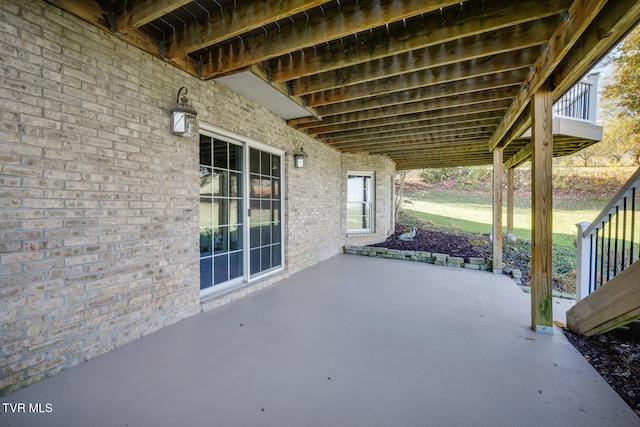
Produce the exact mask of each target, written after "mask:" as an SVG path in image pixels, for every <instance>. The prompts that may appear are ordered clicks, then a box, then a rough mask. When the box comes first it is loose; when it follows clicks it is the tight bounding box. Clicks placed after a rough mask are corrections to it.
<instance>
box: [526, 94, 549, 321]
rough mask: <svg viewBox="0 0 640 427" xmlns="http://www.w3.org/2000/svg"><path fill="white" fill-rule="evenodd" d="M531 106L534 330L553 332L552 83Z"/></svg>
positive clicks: (534, 96)
mask: <svg viewBox="0 0 640 427" xmlns="http://www.w3.org/2000/svg"><path fill="white" fill-rule="evenodd" d="M531 103H532V117H531V134H532V138H531V145H532V150H533V153H532V162H531V187H532V188H531V209H532V212H531V222H532V228H531V234H532V235H531V328H532V329H533V330H534V331H537V332H543V333H553V323H552V322H553V303H552V278H553V263H552V244H553V229H552V214H551V210H552V206H553V197H552V194H553V191H552V190H553V187H552V162H551V160H552V158H553V132H552V117H553V114H552V89H551V85H550V84H549V83H548V82H547V83H545V84H544V85H542V86H541V87H540V89H538V91H537V92H536V93H535V94H533V97H532V101H531Z"/></svg>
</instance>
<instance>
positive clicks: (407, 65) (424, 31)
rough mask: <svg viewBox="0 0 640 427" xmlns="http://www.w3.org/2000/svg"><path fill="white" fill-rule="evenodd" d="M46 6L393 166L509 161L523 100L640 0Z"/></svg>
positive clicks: (572, 64)
mask: <svg viewBox="0 0 640 427" xmlns="http://www.w3.org/2000/svg"><path fill="white" fill-rule="evenodd" d="M51 3H52V4H55V5H56V6H57V7H59V8H61V9H63V10H66V11H67V12H70V13H72V14H74V15H76V16H79V17H80V18H82V19H84V20H86V21H87V22H90V23H91V24H92V25H95V26H96V27H98V28H100V29H102V30H103V31H105V32H107V33H111V34H113V35H115V36H117V37H119V38H120V39H121V40H124V41H126V42H127V43H130V44H132V45H134V46H136V47H138V48H140V49H142V50H144V51H145V52H147V53H149V54H151V55H154V56H156V57H158V58H161V59H162V60H163V61H166V62H167V63H169V64H171V65H173V66H176V67H178V68H180V69H181V70H184V71H185V72H187V73H189V74H190V75H192V76H195V77H197V78H198V79H203V80H207V79H211V78H214V77H219V76H226V79H229V78H233V77H234V74H236V73H239V72H241V71H251V72H252V73H253V74H255V75H257V76H258V77H259V78H260V79H262V80H263V81H264V82H266V83H268V84H269V85H271V86H272V87H274V88H275V89H276V90H278V91H279V92H280V93H282V94H284V95H285V96H287V97H289V98H290V99H291V100H292V101H293V102H295V103H296V104H297V105H298V106H300V107H303V108H302V109H300V111H301V112H302V113H303V114H300V115H298V116H297V117H299V118H295V119H292V120H288V121H287V123H288V124H289V125H290V126H291V127H292V128H294V129H297V130H299V131H301V132H304V133H306V134H308V135H309V136H311V137H313V138H316V139H317V140H319V141H320V142H322V143H325V144H327V145H329V146H331V147H333V148H335V149H337V150H339V151H343V152H347V151H348V152H367V153H378V154H381V155H387V156H389V157H390V158H391V159H392V160H394V161H395V162H396V163H397V167H398V169H405V168H409V167H433V166H434V165H441V166H459V165H465V164H467V165H472V164H492V163H493V155H492V153H491V150H492V149H495V148H496V147H502V148H503V150H504V158H505V159H509V160H507V162H510V161H513V162H515V161H517V160H518V159H519V158H520V157H523V156H525V152H526V150H524V149H525V148H526V143H527V140H526V139H523V138H521V135H522V134H523V132H524V131H525V130H526V129H527V128H528V127H530V124H531V120H530V98H531V96H532V94H534V93H535V92H536V91H537V90H538V88H539V87H541V86H542V85H543V84H545V82H551V85H550V87H551V89H552V91H553V95H552V98H553V100H557V99H558V98H559V97H560V96H561V95H562V94H563V93H564V92H565V91H567V89H569V88H570V87H571V86H572V85H573V84H575V83H576V82H577V81H578V80H579V79H580V78H581V77H582V76H583V75H584V74H585V73H586V72H587V71H588V69H589V67H591V66H592V65H593V64H595V63H596V62H597V61H598V60H599V59H601V58H602V57H603V55H604V54H605V53H606V52H607V51H608V50H610V49H611V48H612V47H613V46H614V45H615V44H616V43H617V42H618V41H620V40H621V38H622V37H623V36H624V35H625V34H626V33H628V32H629V31H630V30H631V29H632V28H633V26H634V25H636V24H637V23H638V21H639V20H640V0H513V1H511V2H504V1H498V0H434V1H428V2H425V1H423V0H311V1H302V0H265V1H263V2H250V1H243V2H238V1H235V0H216V1H212V0H211V1H209V0H206V1H198V2H195V1H193V0H159V1H151V0H110V1H102V0H56V1H55V2H51ZM245 76H246V74H245ZM211 84H217V83H214V82H211ZM260 84H262V83H260ZM256 92H257V91H256ZM246 96H247V97H249V98H251V96H250V93H249V92H247V94H246ZM256 102H258V103H260V101H259V100H256ZM265 105H266V103H265ZM256 106H257V105H256ZM305 110H307V111H308V112H310V114H312V116H310V117H302V116H303V115H304V114H306V113H307V111H305ZM582 137H583V138H574V139H572V138H570V137H568V136H562V137H558V144H557V145H558V147H557V148H555V149H554V155H563V154H566V153H570V152H573V151H574V150H576V149H577V148H579V147H582V146H585V145H588V144H591V143H592V142H593V141H590V140H587V139H586V137H584V135H582ZM451 144H454V145H451ZM521 150H524V151H521ZM519 152H520V153H519ZM514 156H515V157H514ZM519 156H520V157H519ZM512 159H513V160H512Z"/></svg>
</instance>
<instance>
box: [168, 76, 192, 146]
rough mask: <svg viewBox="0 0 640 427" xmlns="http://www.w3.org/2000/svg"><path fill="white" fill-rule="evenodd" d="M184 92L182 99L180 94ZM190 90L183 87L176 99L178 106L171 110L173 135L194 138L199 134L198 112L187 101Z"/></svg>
mask: <svg viewBox="0 0 640 427" xmlns="http://www.w3.org/2000/svg"><path fill="white" fill-rule="evenodd" d="M182 91H184V95H182V98H180V93H182ZM187 93H189V90H188V89H187V88H186V87H184V86H183V87H181V88H180V90H178V96H177V97H176V105H175V106H174V107H173V109H172V110H171V133H172V134H174V135H178V136H185V137H192V136H195V135H196V133H197V127H198V126H197V125H198V122H197V120H198V119H197V118H196V116H197V115H198V112H197V111H196V109H195V108H193V107H192V106H191V104H189V100H188V99H187Z"/></svg>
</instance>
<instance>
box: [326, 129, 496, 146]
mask: <svg viewBox="0 0 640 427" xmlns="http://www.w3.org/2000/svg"><path fill="white" fill-rule="evenodd" d="M491 134H492V132H491V131H490V130H487V131H485V132H477V131H472V130H468V131H466V132H465V131H449V132H443V133H438V134H435V135H434V134H424V133H416V134H415V135H414V134H409V133H407V134H398V135H396V136H393V137H388V138H381V139H377V140H367V139H363V140H362V141H360V142H348V143H338V144H328V145H330V146H331V147H333V148H337V149H339V150H343V149H350V148H358V149H367V150H375V149H379V148H387V147H389V146H393V145H402V146H407V147H409V146H412V145H417V144H446V143H448V142H458V141H465V140H467V141H468V140H474V141H477V140H482V141H486V140H487V139H488V138H489V137H490V136H491ZM323 142H324V141H323ZM325 143H327V142H325ZM483 148H484V149H485V151H489V150H487V149H486V148H487V147H483Z"/></svg>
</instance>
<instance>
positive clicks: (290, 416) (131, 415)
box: [0, 255, 640, 427]
mask: <svg viewBox="0 0 640 427" xmlns="http://www.w3.org/2000/svg"><path fill="white" fill-rule="evenodd" d="M529 298H530V297H529V295H528V294H525V293H523V292H522V291H521V290H520V289H519V288H518V287H517V286H516V285H515V284H514V283H513V282H512V281H511V280H509V279H508V278H507V277H506V276H496V275H493V274H490V273H482V272H476V271H469V270H463V269H454V268H447V267H436V266H433V265H429V264H418V263H410V262H401V261H393V260H384V259H373V258H366V257H359V256H353V255H341V256H337V257H335V258H332V259H330V260H328V261H325V262H323V263H320V264H318V265H316V266H314V267H312V268H309V269H307V270H305V271H303V272H300V273H298V274H295V275H293V276H291V277H290V278H288V279H286V280H284V281H282V282H280V283H278V284H276V285H274V286H271V287H269V288H267V289H265V290H262V291H259V292H257V293H254V294H252V295H250V296H247V297H244V298H242V299H240V300H238V301H235V302H233V303H230V304H228V305H226V306H223V307H221V308H219V309H216V310H213V311H211V312H208V313H205V314H201V315H198V316H194V317H192V318H189V319H186V320H184V321H182V322H180V323H178V324H175V325H173V326H170V327H167V328H164V329H163V330H161V331H159V332H157V333H154V334H151V335H148V336H146V337H144V338H142V339H139V340H137V341H135V342H133V343H131V344H128V345H125V346H123V347H121V348H119V349H116V350H114V351H112V352H110V353H107V354H105V355H103V356H100V357H97V358H95V359H93V360H90V361H89V362H87V363H85V364H83V365H80V366H77V367H74V368H71V369H69V370H67V371H64V372H62V373H60V374H58V375H56V376H53V377H51V378H48V379H46V380H44V381H41V382H39V383H37V384H35V385H32V386H30V387H27V388H26V389H23V390H20V391H19V392H17V393H14V394H12V395H9V396H5V397H3V398H0V402H5V403H6V402H12V403H19V402H22V403H27V404H28V403H42V404H43V405H44V404H45V403H50V404H51V409H52V411H51V412H50V413H42V414H22V413H20V414H16V413H14V414H8V413H3V411H2V408H0V425H3V426H22V425H42V426H116V425H118V426H119V425H128V426H552V425H559V426H581V427H585V426H636V425H640V422H639V419H638V417H637V416H636V415H635V414H634V413H633V412H632V411H631V409H629V407H628V406H627V405H626V404H625V403H624V402H623V401H622V399H620V397H619V396H618V395H617V394H616V393H615V392H614V391H613V390H612V389H611V388H610V387H609V386H608V385H607V384H606V383H605V382H604V380H602V379H601V377H600V376H599V375H598V374H597V373H596V371H595V370H594V369H593V368H592V367H591V366H590V365H589V363H588V362H587V361H586V360H584V358H583V357H582V356H581V355H580V353H579V352H578V351H576V350H575V349H574V348H573V346H572V345H571V344H570V343H569V342H568V341H567V340H566V338H565V337H564V336H563V334H562V332H561V331H560V330H559V329H558V328H555V333H554V335H543V334H536V333H534V332H532V331H531V330H530V328H529V325H530V299H529ZM555 306H556V304H554V308H556V307H555ZM558 306H560V304H558ZM43 407H44V406H43Z"/></svg>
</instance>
